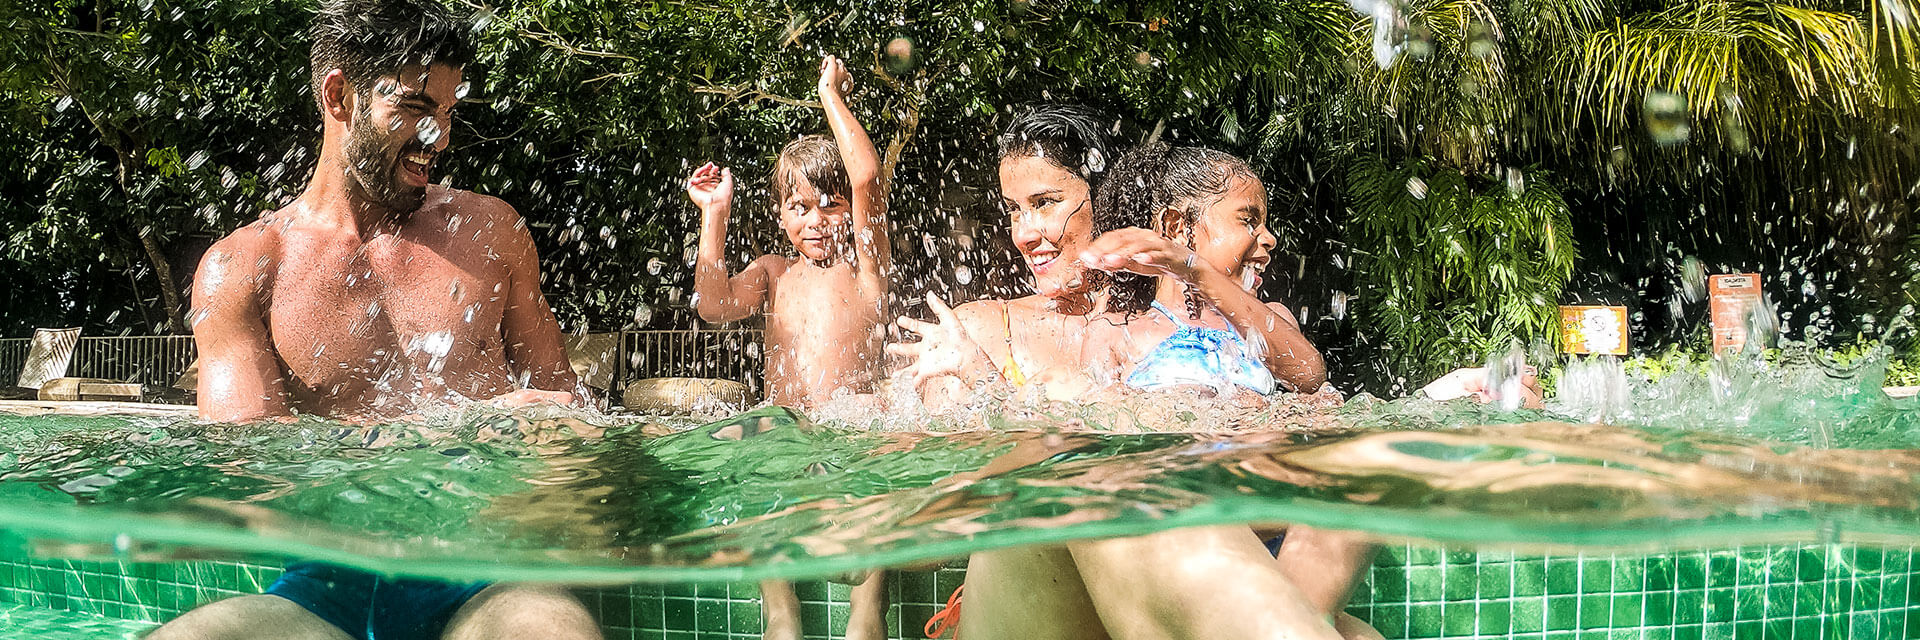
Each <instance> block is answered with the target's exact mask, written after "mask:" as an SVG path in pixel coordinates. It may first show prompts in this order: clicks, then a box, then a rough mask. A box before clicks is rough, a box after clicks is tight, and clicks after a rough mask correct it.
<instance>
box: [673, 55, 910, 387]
mask: <svg viewBox="0 0 1920 640" xmlns="http://www.w3.org/2000/svg"><path fill="white" fill-rule="evenodd" d="M849 82H850V80H849V76H848V75H847V72H846V70H845V66H844V65H843V64H842V63H840V62H839V61H838V60H837V59H835V58H833V57H831V56H829V57H828V58H827V59H826V60H824V61H822V64H821V77H820V83H819V92H820V101H821V104H822V105H823V106H824V108H825V111H826V116H827V125H828V127H829V128H831V129H832V130H833V136H834V140H835V143H836V145H837V146H838V147H839V149H840V157H841V162H842V163H843V164H844V165H845V166H846V170H847V177H848V180H849V183H850V187H851V189H852V191H853V192H852V193H850V194H831V193H823V192H822V191H820V190H819V188H818V187H817V186H815V185H813V184H810V183H808V182H807V181H806V180H805V179H804V178H802V177H800V176H799V175H797V174H795V175H792V176H789V177H790V180H789V182H788V183H789V184H793V185H794V188H793V189H792V193H788V194H785V196H784V197H783V198H782V199H781V201H780V227H781V230H782V231H783V232H785V234H786V236H787V239H788V240H789V241H791V242H792V243H793V245H794V249H795V250H796V252H797V253H798V254H799V256H798V257H788V256H781V255H764V256H760V257H759V258H758V259H755V260H754V261H753V262H752V263H750V264H748V265H747V267H746V268H745V269H742V270H741V271H740V273H738V274H733V275H731V276H730V275H729V274H728V269H727V266H726V261H725V249H726V236H727V225H728V221H729V218H730V217H731V214H732V207H733V175H732V172H731V171H730V170H726V169H721V168H718V167H715V166H713V165H712V164H708V165H706V166H703V167H701V168H699V169H697V170H695V171H694V174H693V175H692V176H690V177H689V178H688V180H687V194H688V196H689V197H691V198H692V199H693V200H694V202H695V203H696V204H698V205H699V206H700V210H701V229H702V232H701V237H700V248H699V257H698V259H697V262H696V265H695V271H694V290H695V292H696V293H697V294H698V296H699V299H698V301H696V303H695V305H694V306H695V310H696V311H697V312H698V313H699V314H700V317H701V319H703V320H706V321H708V322H734V321H738V320H743V319H746V318H748V317H751V316H753V315H754V314H755V313H765V314H766V349H767V352H766V358H767V360H766V365H767V369H766V376H767V387H768V400H770V401H772V402H773V403H774V404H778V405H781V406H787V407H798V408H808V407H815V406H818V405H820V404H821V403H824V402H826V401H827V400H828V399H830V398H832V397H833V396H834V394H836V393H867V392H870V391H872V390H873V388H874V385H875V383H876V382H877V381H878V380H879V378H880V365H881V363H882V358H881V353H882V340H883V339H884V338H885V335H886V333H885V327H886V320H885V317H884V315H883V314H884V312H885V304H886V297H887V281H886V277H887V276H886V273H887V272H888V271H890V270H891V265H892V249H891V245H890V243H889V242H888V240H887V223H886V203H885V201H884V200H883V199H882V196H881V193H880V182H879V180H880V178H879V167H880V159H879V154H878V153H877V152H876V151H875V150H874V148H873V142H872V140H871V139H869V138H868V137H867V134H866V131H865V130H864V129H862V128H861V126H860V122H859V121H858V120H856V119H855V118H854V115H853V111H852V109H851V108H849V107H848V105H847V101H846V97H845V91H846V87H847V86H848V83H849Z"/></svg>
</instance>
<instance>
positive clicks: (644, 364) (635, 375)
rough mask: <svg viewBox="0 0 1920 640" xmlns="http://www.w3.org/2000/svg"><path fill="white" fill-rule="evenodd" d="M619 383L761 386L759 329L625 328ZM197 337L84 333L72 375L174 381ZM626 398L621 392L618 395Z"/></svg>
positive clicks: (26, 347)
mask: <svg viewBox="0 0 1920 640" xmlns="http://www.w3.org/2000/svg"><path fill="white" fill-rule="evenodd" d="M32 342H33V341H32V340H30V339H27V338H0V385H11V384H12V383H13V378H14V376H17V375H19V373H20V368H21V367H22V366H24V365H25V363H26V360H27V353H28V352H29V351H30V350H31V348H32ZM619 345H620V346H619V351H618V353H616V354H615V356H614V362H615V365H614V367H615V372H614V380H613V381H614V388H616V389H619V388H625V386H626V383H628V382H632V381H634V380H639V379H642V378H669V377H672V378H721V379H725V380H735V381H738V382H742V383H745V384H746V385H747V386H748V387H751V388H752V389H753V390H754V392H755V393H758V392H759V391H760V389H761V386H762V385H761V380H762V375H761V371H762V367H763V366H764V365H763V364H762V362H763V361H762V357H763V354H762V351H761V349H762V344H761V332H760V330H758V329H716V330H698V329H674V330H651V331H622V332H620V340H619ZM194 359H195V352H194V348H193V337H192V336H110V337H86V336H82V337H81V338H80V341H79V343H78V344H77V345H75V347H74V354H73V364H72V365H70V366H69V367H68V368H67V375H68V376H71V377H76V378H104V379H108V380H117V381H122V382H138V383H141V384H144V385H147V386H148V387H153V388H163V387H168V386H172V385H173V383H174V382H175V381H178V380H179V379H180V376H181V375H183V374H185V373H186V372H187V368H188V367H191V366H192V365H193V362H194ZM614 395H615V397H618V394H614Z"/></svg>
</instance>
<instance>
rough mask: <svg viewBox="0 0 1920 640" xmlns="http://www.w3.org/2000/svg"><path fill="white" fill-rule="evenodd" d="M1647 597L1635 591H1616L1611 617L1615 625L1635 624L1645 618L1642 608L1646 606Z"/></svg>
mask: <svg viewBox="0 0 1920 640" xmlns="http://www.w3.org/2000/svg"><path fill="white" fill-rule="evenodd" d="M1646 604H1647V602H1646V598H1645V597H1644V596H1642V595H1640V594H1634V593H1616V594H1614V595H1613V603H1612V610H1613V611H1612V613H1611V614H1610V619H1611V620H1613V623H1614V625H1615V626H1633V625H1638V624H1640V621H1641V620H1642V619H1643V618H1642V616H1641V612H1642V610H1643V609H1644V608H1645V607H1646Z"/></svg>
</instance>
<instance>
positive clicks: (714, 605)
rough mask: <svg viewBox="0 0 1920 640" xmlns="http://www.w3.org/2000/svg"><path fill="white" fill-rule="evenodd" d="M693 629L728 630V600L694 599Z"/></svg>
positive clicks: (702, 630) (703, 630) (705, 630)
mask: <svg viewBox="0 0 1920 640" xmlns="http://www.w3.org/2000/svg"><path fill="white" fill-rule="evenodd" d="M693 630H694V631H701V632H708V631H720V632H725V631H726V630H727V601H726V600H707V599H699V600H694V601H693Z"/></svg>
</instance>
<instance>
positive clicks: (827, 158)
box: [773, 135, 853, 206]
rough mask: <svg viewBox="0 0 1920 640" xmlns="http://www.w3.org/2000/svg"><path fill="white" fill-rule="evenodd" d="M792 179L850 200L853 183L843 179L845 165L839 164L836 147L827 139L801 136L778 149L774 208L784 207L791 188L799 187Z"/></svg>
mask: <svg viewBox="0 0 1920 640" xmlns="http://www.w3.org/2000/svg"><path fill="white" fill-rule="evenodd" d="M795 178H798V179H799V180H804V181H806V183H807V184H811V185H813V188H815V189H818V190H820V192H821V193H825V194H827V195H830V196H834V197H836V198H840V199H841V200H850V199H852V198H853V183H852V181H850V180H848V179H847V165H846V164H845V163H844V162H842V161H841V160H840V145H839V144H836V143H834V141H833V138H831V137H828V136H823V135H810V136H801V137H800V138H799V139H797V140H794V141H793V142H789V143H787V146H785V147H783V148H781V149H780V157H779V158H778V159H777V160H775V161H774V163H773V197H774V203H775V206H784V205H785V203H786V201H787V197H788V196H790V195H793V189H794V187H798V186H800V184H799V182H797V181H795Z"/></svg>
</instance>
